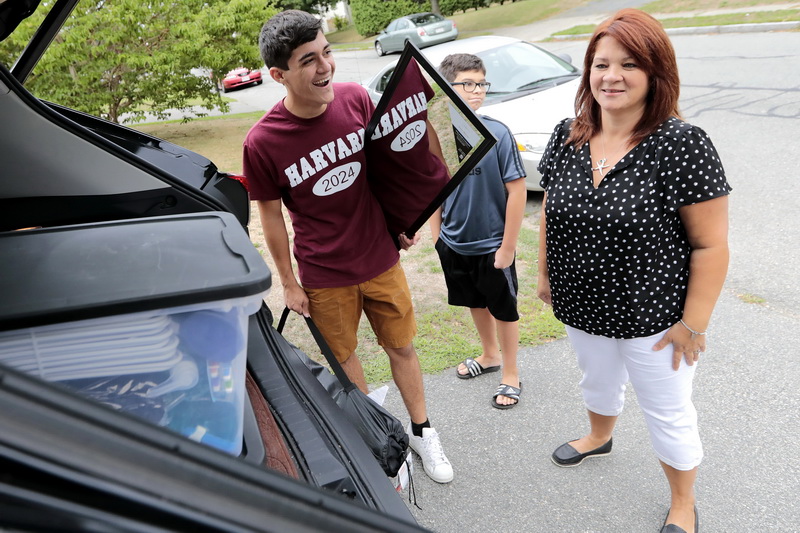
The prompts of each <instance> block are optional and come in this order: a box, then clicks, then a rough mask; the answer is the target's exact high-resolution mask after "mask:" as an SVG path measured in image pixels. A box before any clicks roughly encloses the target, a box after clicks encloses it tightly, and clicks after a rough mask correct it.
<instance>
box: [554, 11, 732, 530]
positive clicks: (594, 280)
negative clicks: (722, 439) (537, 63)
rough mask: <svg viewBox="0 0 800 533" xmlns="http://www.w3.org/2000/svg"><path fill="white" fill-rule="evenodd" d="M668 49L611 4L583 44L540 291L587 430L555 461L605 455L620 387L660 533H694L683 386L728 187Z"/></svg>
mask: <svg viewBox="0 0 800 533" xmlns="http://www.w3.org/2000/svg"><path fill="white" fill-rule="evenodd" d="M679 92H680V81H679V79H678V66H677V61H676V58H675V52H674V50H673V48H672V44H671V43H670V41H669V38H668V37H667V35H666V33H665V32H664V29H663V28H662V27H661V25H660V24H659V22H658V21H657V20H655V19H654V18H653V17H651V16H650V15H647V14H646V13H644V12H642V11H639V10H636V9H623V10H621V11H619V12H618V13H616V14H615V15H613V16H612V17H611V18H609V19H608V20H606V21H604V22H603V23H601V24H600V25H599V26H598V27H597V29H596V30H595V32H594V34H593V35H592V38H591V40H590V42H589V47H588V49H587V51H586V57H585V60H584V71H583V78H582V80H581V85H580V88H579V89H578V94H577V96H576V100H575V111H576V118H575V119H574V120H569V119H568V120H564V121H562V122H561V123H560V124H559V125H558V126H556V129H555V131H554V133H553V136H552V137H551V139H550V143H549V145H548V147H547V149H546V151H545V154H544V156H543V158H542V161H541V163H540V165H539V171H540V172H541V174H542V181H541V183H542V187H543V188H544V189H545V197H544V201H543V209H542V221H541V238H540V244H539V270H540V272H539V286H538V294H539V297H540V298H541V299H542V300H544V301H545V302H547V303H549V304H552V306H553V311H554V312H555V315H556V317H557V318H558V319H559V320H561V321H562V322H564V324H565V325H566V328H567V334H568V336H569V338H570V341H571V343H572V345H573V348H574V349H575V352H576V354H577V358H578V366H579V367H580V369H581V371H582V373H583V378H582V379H581V382H580V387H581V391H582V394H583V399H584V402H585V404H586V408H587V409H588V412H589V425H590V430H589V433H588V434H587V435H585V436H583V437H581V438H580V439H577V440H574V441H570V442H567V443H565V444H563V445H561V446H560V447H559V448H557V449H556V450H555V452H553V455H552V459H553V462H554V463H556V464H557V465H559V466H565V467H568V466H577V465H579V464H581V463H582V462H583V460H584V459H587V458H590V457H601V456H604V455H608V454H609V453H610V452H611V446H612V431H613V429H614V425H615V423H616V420H617V417H618V416H619V414H620V413H621V412H622V408H623V403H624V399H625V388H626V384H627V383H628V381H630V382H631V384H632V385H633V387H634V389H635V390H636V394H637V398H638V401H639V405H640V407H641V409H642V412H643V414H644V416H645V420H646V422H647V426H648V430H649V433H650V440H651V443H652V446H653V449H654V451H655V453H656V456H657V457H658V459H659V460H660V462H661V466H662V468H663V470H664V473H665V474H666V477H667V481H668V482H669V486H670V490H671V496H672V500H671V505H670V510H669V512H668V513H667V517H666V519H665V520H664V524H663V526H662V528H661V532H662V533H680V532H695V533H696V532H697V530H698V518H697V510H696V507H695V495H694V482H695V478H696V475H697V467H698V465H699V464H700V462H701V460H702V457H703V449H702V445H701V443H700V437H699V433H698V428H697V412H696V411H695V408H694V405H693V404H692V399H691V395H692V380H693V377H694V372H695V369H696V365H695V363H696V362H697V361H698V359H699V356H700V353H702V352H704V351H705V350H706V328H707V326H708V324H709V321H710V318H711V313H712V311H713V309H714V305H715V304H716V301H717V298H718V297H719V293H720V291H721V289H722V284H723V282H724V280H725V274H726V271H727V266H728V244H727V233H728V200H727V198H728V193H729V191H730V190H731V189H730V186H729V185H728V182H727V180H726V179H725V173H724V170H723V168H722V164H721V163H720V160H719V157H718V156H717V152H716V150H715V149H714V146H713V145H712V144H711V140H710V139H709V138H708V136H707V135H706V133H705V132H704V131H703V130H701V129H700V128H698V127H696V126H692V125H691V124H688V123H686V122H684V121H683V120H682V119H681V117H680V114H679V112H678V96H679Z"/></svg>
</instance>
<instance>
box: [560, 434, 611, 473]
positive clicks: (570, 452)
mask: <svg viewBox="0 0 800 533" xmlns="http://www.w3.org/2000/svg"><path fill="white" fill-rule="evenodd" d="M613 441H614V439H608V442H606V443H605V444H603V445H602V446H600V447H599V448H595V449H594V450H591V451H588V452H586V453H578V450H576V449H575V448H573V447H572V445H571V444H570V443H569V442H567V443H564V444H562V445H561V446H559V447H558V448H556V451H554V452H553V455H552V456H551V459H552V460H553V462H554V463H555V464H557V465H558V466H564V467H568V466H578V465H579V464H581V463H582V462H583V460H584V459H586V458H587V457H604V456H606V455H608V454H610V453H611V445H612V443H613Z"/></svg>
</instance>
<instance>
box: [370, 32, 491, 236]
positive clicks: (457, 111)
mask: <svg viewBox="0 0 800 533" xmlns="http://www.w3.org/2000/svg"><path fill="white" fill-rule="evenodd" d="M412 59H414V60H415V61H416V62H417V64H418V65H419V66H420V67H421V70H422V72H423V74H425V75H427V77H428V78H430V82H429V83H430V85H431V87H432V88H433V89H434V91H435V92H436V96H435V97H434V98H433V99H431V100H430V101H429V102H428V119H429V121H430V122H431V124H432V125H433V126H434V129H436V131H437V135H438V137H439V141H440V143H441V144H442V152H443V153H444V155H445V159H446V160H447V163H448V167H449V169H450V176H451V177H450V180H449V181H448V182H447V184H446V185H445V186H444V187H443V188H442V189H441V191H439V193H438V194H437V195H436V197H434V199H433V200H432V201H431V202H430V204H429V205H428V207H427V208H425V209H424V210H423V211H422V212H421V213H420V214H419V216H418V217H417V218H416V220H415V221H414V222H413V223H412V224H411V225H410V226H409V227H408V229H406V230H405V232H404V233H405V235H406V236H407V237H408V238H413V237H414V234H415V233H416V232H417V231H419V229H420V228H421V227H422V225H423V224H425V222H427V221H428V219H429V218H430V217H431V215H433V213H434V212H435V211H436V209H438V208H439V206H441V205H442V203H443V202H444V200H445V198H447V196H448V195H449V194H450V193H452V192H453V190H455V188H456V187H458V185H459V183H461V181H462V180H463V179H464V178H466V177H467V175H468V174H469V173H470V171H471V170H472V169H473V168H474V167H475V165H477V164H478V162H479V161H480V160H481V159H482V158H483V156H485V155H486V153H487V152H488V151H489V150H490V149H491V148H492V146H494V145H495V143H496V142H497V140H496V139H495V138H494V136H493V135H492V134H491V132H490V131H489V130H488V129H487V128H486V126H484V125H483V123H482V122H481V120H480V119H479V118H478V116H477V115H476V114H475V112H474V111H473V110H472V108H470V107H469V105H467V103H466V102H464V100H462V99H461V97H460V96H459V95H458V94H457V93H456V92H455V91H454V90H453V88H452V87H451V86H450V84H449V83H448V82H447V81H446V80H445V79H444V78H442V76H441V74H439V72H437V70H436V69H435V68H433V66H432V65H431V64H430V63H429V62H428V60H427V59H425V57H424V56H423V55H422V52H420V51H419V48H417V47H416V46H415V45H414V44H413V43H411V42H408V43H406V46H405V48H404V49H403V53H402V54H401V55H400V59H399V60H398V62H397V66H396V67H395V70H394V72H393V73H392V75H391V78H390V79H389V82H388V84H387V86H386V90H385V91H384V93H383V96H381V99H380V101H379V102H378V105H377V106H376V108H375V112H374V113H373V114H372V117H371V118H370V121H369V124H368V125H367V130H366V132H365V135H364V137H365V139H366V142H367V146H368V148H367V149H370V148H369V143H370V141H369V139H371V138H372V134H373V133H374V131H375V128H376V127H377V126H378V123H379V121H380V118H381V116H382V115H383V114H384V113H385V112H386V109H387V107H388V105H389V103H390V101H391V99H392V97H393V95H394V92H395V90H396V89H397V86H398V84H399V83H400V80H401V79H402V77H403V74H404V73H405V70H406V67H408V65H409V62H410V61H411V60H412ZM420 89H421V88H420ZM435 106H440V109H442V108H443V106H447V107H446V109H447V112H437V113H434V112H432V108H434V107H435ZM433 115H436V116H437V117H439V118H438V119H437V118H436V117H434V118H432V116H433ZM372 149H375V148H374V146H373V147H372ZM407 164H409V165H413V164H414V162H413V161H408V162H407Z"/></svg>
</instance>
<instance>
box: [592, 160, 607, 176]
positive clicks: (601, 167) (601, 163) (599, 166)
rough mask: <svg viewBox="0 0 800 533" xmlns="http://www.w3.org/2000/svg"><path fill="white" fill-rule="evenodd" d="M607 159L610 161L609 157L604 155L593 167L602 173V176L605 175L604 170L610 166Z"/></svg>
mask: <svg viewBox="0 0 800 533" xmlns="http://www.w3.org/2000/svg"><path fill="white" fill-rule="evenodd" d="M606 161H608V159H606V158H605V157H604V158H602V159H600V160H599V161H598V162H597V166H596V167H592V170H596V171H598V172H599V173H600V177H601V178H602V177H603V170H604V169H607V168H608V165H606Z"/></svg>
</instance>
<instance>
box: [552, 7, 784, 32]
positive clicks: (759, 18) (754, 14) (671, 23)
mask: <svg viewBox="0 0 800 533" xmlns="http://www.w3.org/2000/svg"><path fill="white" fill-rule="evenodd" d="M783 4H785V1H784V0H765V1H763V2H762V1H753V0H712V1H703V0H679V1H677V2H671V1H667V0H657V1H655V2H651V3H649V4H646V5H644V6H642V8H641V9H642V11H646V12H648V13H653V14H659V15H665V14H668V13H681V12H687V11H710V10H715V9H740V8H746V7H753V6H768V5H783ZM797 20H800V9H778V10H774V11H769V10H768V11H750V12H743V13H723V14H718V15H698V16H693V17H662V18H660V19H659V21H660V22H661V24H662V25H663V26H664V27H665V28H687V27H692V26H727V25H730V24H757V23H764V22H789V21H797ZM594 28H595V25H594V24H583V25H580V26H573V27H572V28H568V29H566V30H563V31H559V32H556V33H554V34H553V35H583V34H587V33H592V32H593V31H594Z"/></svg>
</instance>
